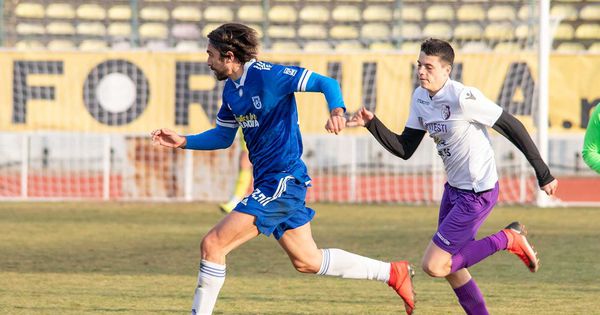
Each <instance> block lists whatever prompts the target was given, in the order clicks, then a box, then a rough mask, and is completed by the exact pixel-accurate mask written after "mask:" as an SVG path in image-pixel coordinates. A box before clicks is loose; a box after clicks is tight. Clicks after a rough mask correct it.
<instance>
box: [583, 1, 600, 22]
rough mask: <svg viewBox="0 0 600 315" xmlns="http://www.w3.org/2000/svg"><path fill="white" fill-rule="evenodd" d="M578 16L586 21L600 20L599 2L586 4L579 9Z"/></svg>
mask: <svg viewBox="0 0 600 315" xmlns="http://www.w3.org/2000/svg"><path fill="white" fill-rule="evenodd" d="M579 18H580V19H582V20H587V21H598V20H600V4H588V5H586V6H585V7H583V8H581V11H579Z"/></svg>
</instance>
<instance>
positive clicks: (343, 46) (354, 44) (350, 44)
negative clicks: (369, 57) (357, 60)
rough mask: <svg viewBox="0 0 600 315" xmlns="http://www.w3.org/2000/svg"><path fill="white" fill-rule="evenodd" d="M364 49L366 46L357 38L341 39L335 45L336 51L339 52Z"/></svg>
mask: <svg viewBox="0 0 600 315" xmlns="http://www.w3.org/2000/svg"><path fill="white" fill-rule="evenodd" d="M364 49H365V47H364V46H363V45H362V44H361V43H360V42H359V41H355V40H351V41H341V42H339V43H337V44H336V45H335V51H339V52H352V51H361V50H364Z"/></svg>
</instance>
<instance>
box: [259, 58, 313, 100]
mask: <svg viewBox="0 0 600 315" xmlns="http://www.w3.org/2000/svg"><path fill="white" fill-rule="evenodd" d="M263 73H264V74H263V80H264V84H265V86H269V87H272V88H273V89H274V90H275V91H276V93H277V95H280V96H283V95H288V94H292V93H294V92H304V91H306V84H307V83H308V79H309V78H310V76H311V74H312V71H310V70H307V69H305V68H302V67H297V66H283V65H277V64H274V65H273V66H272V67H271V70H269V71H264V72H263Z"/></svg>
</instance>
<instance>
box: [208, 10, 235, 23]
mask: <svg viewBox="0 0 600 315" xmlns="http://www.w3.org/2000/svg"><path fill="white" fill-rule="evenodd" d="M204 19H205V20H206V21H210V22H220V23H224V22H228V21H231V20H233V11H232V10H231V8H229V7H224V6H209V7H207V8H206V9H205V10H204Z"/></svg>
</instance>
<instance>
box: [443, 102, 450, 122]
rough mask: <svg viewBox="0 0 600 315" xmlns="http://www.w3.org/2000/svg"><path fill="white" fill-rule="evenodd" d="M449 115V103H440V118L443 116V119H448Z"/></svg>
mask: <svg viewBox="0 0 600 315" xmlns="http://www.w3.org/2000/svg"><path fill="white" fill-rule="evenodd" d="M450 115H451V113H450V105H442V118H444V120H448V118H450Z"/></svg>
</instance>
